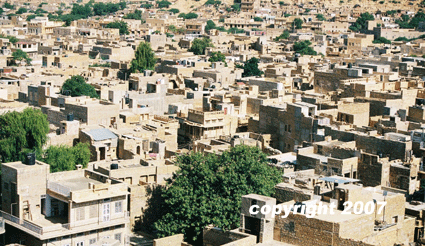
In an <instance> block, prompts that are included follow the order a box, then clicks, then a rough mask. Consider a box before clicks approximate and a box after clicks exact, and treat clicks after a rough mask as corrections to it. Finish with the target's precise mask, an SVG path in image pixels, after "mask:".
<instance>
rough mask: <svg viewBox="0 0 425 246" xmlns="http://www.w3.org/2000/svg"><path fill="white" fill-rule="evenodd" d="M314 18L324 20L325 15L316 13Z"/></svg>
mask: <svg viewBox="0 0 425 246" xmlns="http://www.w3.org/2000/svg"><path fill="white" fill-rule="evenodd" d="M316 18H317V19H318V20H319V21H326V18H325V16H323V15H322V14H317V15H316Z"/></svg>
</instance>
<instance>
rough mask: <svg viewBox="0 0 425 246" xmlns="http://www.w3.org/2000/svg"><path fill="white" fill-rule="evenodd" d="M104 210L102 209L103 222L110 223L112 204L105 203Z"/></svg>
mask: <svg viewBox="0 0 425 246" xmlns="http://www.w3.org/2000/svg"><path fill="white" fill-rule="evenodd" d="M102 207H103V209H102V218H103V221H109V220H110V219H111V218H110V213H111V211H110V203H103V205H102Z"/></svg>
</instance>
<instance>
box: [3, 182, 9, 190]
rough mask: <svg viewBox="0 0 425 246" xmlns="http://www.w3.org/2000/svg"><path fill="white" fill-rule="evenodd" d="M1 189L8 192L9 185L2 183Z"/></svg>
mask: <svg viewBox="0 0 425 246" xmlns="http://www.w3.org/2000/svg"><path fill="white" fill-rule="evenodd" d="M3 189H4V190H9V183H7V182H4V183H3Z"/></svg>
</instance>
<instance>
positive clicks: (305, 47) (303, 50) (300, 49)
mask: <svg viewBox="0 0 425 246" xmlns="http://www.w3.org/2000/svg"><path fill="white" fill-rule="evenodd" d="M310 45H311V42H310V41H309V40H304V41H300V42H295V43H294V52H295V53H299V54H301V55H313V56H315V55H317V52H316V51H315V50H313V48H311V47H310Z"/></svg>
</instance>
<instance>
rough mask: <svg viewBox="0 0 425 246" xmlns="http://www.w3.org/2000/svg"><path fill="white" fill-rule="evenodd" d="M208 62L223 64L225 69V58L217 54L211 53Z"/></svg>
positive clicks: (221, 54)
mask: <svg viewBox="0 0 425 246" xmlns="http://www.w3.org/2000/svg"><path fill="white" fill-rule="evenodd" d="M208 61H210V62H224V64H225V65H226V67H227V62H226V56H225V55H224V54H223V53H221V52H220V51H219V52H212V53H211V56H210V58H209V59H208Z"/></svg>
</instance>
